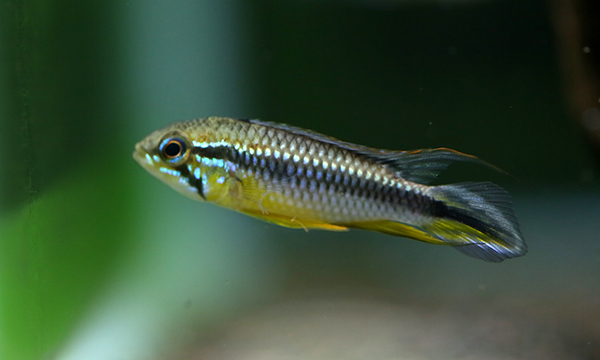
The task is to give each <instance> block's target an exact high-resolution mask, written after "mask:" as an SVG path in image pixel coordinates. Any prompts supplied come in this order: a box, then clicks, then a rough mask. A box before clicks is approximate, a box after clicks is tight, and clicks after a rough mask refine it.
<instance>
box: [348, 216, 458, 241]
mask: <svg viewBox="0 0 600 360" xmlns="http://www.w3.org/2000/svg"><path fill="white" fill-rule="evenodd" d="M342 226H347V227H350V228H356V229H363V230H371V231H377V232H381V233H384V234H388V235H394V236H402V237H406V238H411V239H415V240H419V241H424V242H427V243H430V244H437V245H449V244H448V243H446V242H444V241H443V240H440V239H437V238H435V237H433V236H431V234H429V233H427V232H426V231H424V230H421V229H419V228H416V227H414V226H412V225H407V224H404V223H401V222H397V221H392V220H378V221H367V222H357V223H350V224H343V225H342Z"/></svg>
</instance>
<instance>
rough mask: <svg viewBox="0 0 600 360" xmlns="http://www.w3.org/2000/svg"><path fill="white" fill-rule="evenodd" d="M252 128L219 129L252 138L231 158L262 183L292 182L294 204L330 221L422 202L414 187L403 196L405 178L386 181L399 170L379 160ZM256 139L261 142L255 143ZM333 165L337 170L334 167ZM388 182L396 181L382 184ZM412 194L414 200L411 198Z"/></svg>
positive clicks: (369, 215) (391, 212) (380, 213)
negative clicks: (375, 177) (376, 162)
mask: <svg viewBox="0 0 600 360" xmlns="http://www.w3.org/2000/svg"><path fill="white" fill-rule="evenodd" d="M249 127H250V129H244V128H241V127H240V126H235V127H233V128H232V130H231V132H227V131H221V132H220V134H219V135H220V136H221V137H229V138H230V139H232V140H230V141H238V140H239V139H246V140H245V142H246V143H248V144H247V145H246V144H245V145H246V146H235V145H232V146H231V161H232V162H234V163H235V164H236V165H237V166H240V168H241V170H242V171H244V170H245V171H246V172H247V171H248V170H250V171H251V174H252V175H253V176H254V177H256V178H257V179H258V180H260V181H262V182H263V186H264V187H267V188H268V187H269V184H268V182H270V181H274V182H281V184H282V186H290V187H291V189H294V191H293V192H292V198H293V199H295V200H296V202H295V203H293V205H292V206H296V207H298V206H300V207H308V208H309V210H311V211H318V212H319V214H318V216H320V217H322V218H324V219H326V220H327V221H329V222H346V221H354V220H356V219H362V220H364V219H380V218H382V217H383V216H384V214H385V213H388V214H389V215H392V216H393V215H398V211H399V210H398V206H399V205H404V206H405V207H406V208H407V210H411V211H413V212H414V211H415V210H417V209H418V208H419V207H420V206H422V203H423V202H424V201H419V200H422V199H424V198H423V196H421V195H419V194H416V193H415V192H414V191H413V193H415V196H412V197H407V198H405V197H403V196H402V195H401V194H402V193H404V191H403V188H404V186H403V183H402V182H401V181H392V180H390V181H388V179H389V177H395V174H393V173H390V172H385V171H381V170H380V169H378V168H377V167H376V165H374V164H371V163H369V162H368V161H365V160H362V161H361V160H360V159H356V158H355V156H353V155H352V154H349V153H345V152H344V151H339V150H338V151H336V149H335V148H333V146H331V145H328V144H322V143H318V142H316V141H312V140H310V139H302V140H299V139H294V138H292V137H290V136H288V137H286V136H285V134H284V133H283V132H282V131H277V130H273V129H271V130H267V129H264V128H263V129H262V131H261V129H258V131H252V129H251V128H252V127H254V126H253V125H251V124H249ZM240 133H241V134H240ZM244 133H246V134H245V135H244ZM252 133H254V134H257V137H255V138H252V137H250V136H249V135H251V134H252ZM261 137H262V138H261ZM234 139H235V140H234ZM253 143H256V144H260V146H259V145H251V144H253ZM259 147H260V149H261V151H260V154H261V155H260V156H259V155H250V156H249V157H246V156H245V155H246V154H248V153H250V152H251V151H253V152H254V153H255V154H256V153H257V149H258V148H259ZM236 148H241V149H243V148H245V149H246V150H236ZM282 154H288V156H287V160H284V159H283V158H284V157H285V156H284V155H282ZM245 159H248V160H245ZM254 159H256V160H255V161H254ZM295 159H296V160H295ZM330 164H331V165H332V166H331V167H332V168H334V169H335V170H332V169H330ZM257 165H260V167H261V169H260V170H259V169H257ZM289 168H292V169H294V171H291V173H292V174H294V175H295V176H293V177H292V176H290V171H289V170H284V169H289ZM373 173H378V174H379V177H380V181H379V183H377V182H375V181H372V180H370V178H371V176H372V175H371V174H373ZM387 182H390V183H392V184H393V185H384V184H386V183H387ZM319 184H321V185H323V186H319ZM394 185H395V189H396V191H394ZM274 193H278V192H277V191H274ZM311 194H313V196H311ZM277 195H279V194H277ZM314 195H320V196H314ZM394 195H396V196H394ZM271 197H272V198H273V199H272V201H273V202H281V201H277V200H276V199H275V198H274V196H273V195H271ZM348 198H352V201H351V202H350V201H348ZM411 199H414V200H415V201H412V202H410V201H409V200H411ZM398 200H400V201H398ZM402 200H404V203H402ZM372 203H375V204H372ZM346 206H349V207H350V209H347V208H346ZM276 210H277V209H274V211H276ZM286 210H287V209H286Z"/></svg>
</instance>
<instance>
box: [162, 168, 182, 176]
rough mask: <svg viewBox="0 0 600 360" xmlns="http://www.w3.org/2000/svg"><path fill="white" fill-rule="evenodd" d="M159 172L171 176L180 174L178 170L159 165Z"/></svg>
mask: <svg viewBox="0 0 600 360" xmlns="http://www.w3.org/2000/svg"><path fill="white" fill-rule="evenodd" d="M160 172H161V173H165V174H168V175H171V176H180V175H181V173H180V172H179V171H177V170H172V169H169V168H166V167H161V168H160Z"/></svg>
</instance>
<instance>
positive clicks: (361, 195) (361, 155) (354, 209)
mask: <svg viewBox="0 0 600 360" xmlns="http://www.w3.org/2000/svg"><path fill="white" fill-rule="evenodd" d="M133 157H134V159H135V160H136V161H137V162H138V163H139V164H140V165H141V166H142V167H143V168H144V169H146V170H147V171H148V172H149V173H150V174H152V175H154V176H155V177H156V178H158V179H159V180H161V181H163V182H164V183H166V184H167V185H169V186H170V187H171V188H173V189H175V190H176V191H178V192H179V193H181V194H183V195H185V196H187V197H189V198H192V199H194V200H199V201H203V202H210V203H213V204H216V205H219V206H222V207H225V208H228V209H232V210H236V211H239V212H241V213H243V214H246V215H249V216H252V217H255V218H258V219H260V220H264V221H267V222H269V223H273V224H277V225H281V226H285V227H289V228H297V229H304V230H308V229H322V230H331V231H345V230H348V229H363V230H370V231H375V232H380V233H385V234H389V235H394V236H400V237H405V238H410V239H414V240H419V241H422V242H426V243H430V244H437V245H447V246H451V247H453V248H455V249H456V250H458V251H460V252H462V253H464V254H466V255H468V256H471V257H473V258H477V259H481V260H485V261H489V262H501V261H503V260H505V259H510V258H514V257H519V256H522V255H524V254H525V253H526V252H527V246H526V244H525V241H524V239H523V236H522V235H521V232H520V230H519V224H518V221H517V218H516V216H515V215H514V211H513V207H512V200H511V197H510V195H509V194H508V193H507V192H506V191H505V190H504V189H503V188H501V187H500V186H498V185H496V184H494V183H491V182H462V183H454V184H445V185H428V184H430V183H431V182H432V181H433V180H434V179H435V178H436V177H437V176H438V174H439V173H440V172H442V171H443V170H444V169H446V168H447V167H448V166H449V165H450V164H451V163H453V162H456V161H470V162H476V163H480V164H487V163H486V162H484V161H483V160H480V159H479V158H477V157H475V156H472V155H468V154H464V153H461V152H458V151H456V150H451V149H447V148H433V149H420V150H410V151H394V150H381V149H376V148H370V147H367V146H363V145H358V144H353V143H349V142H344V141H340V140H337V139H335V138H333V137H329V136H326V135H323V134H320V133H318V132H315V131H312V130H307V129H302V128H299V127H295V126H291V125H286V124H280V123H274V122H268V121H261V120H251V119H233V118H227V117H207V118H202V119H195V120H191V121H183V122H177V123H174V124H171V125H169V126H167V127H165V128H163V129H160V130H156V131H154V132H153V133H151V134H150V135H148V136H147V137H146V138H144V139H143V140H142V141H140V142H139V143H137V144H136V145H135V151H134V152H133ZM489 166H492V165H489ZM492 167H493V166H492Z"/></svg>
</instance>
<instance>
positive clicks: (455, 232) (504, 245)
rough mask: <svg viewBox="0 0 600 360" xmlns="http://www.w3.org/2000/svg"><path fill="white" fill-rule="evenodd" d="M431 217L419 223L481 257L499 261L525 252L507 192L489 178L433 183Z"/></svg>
mask: <svg viewBox="0 0 600 360" xmlns="http://www.w3.org/2000/svg"><path fill="white" fill-rule="evenodd" d="M431 189H432V192H431V195H432V196H433V198H434V199H435V201H434V206H433V207H432V208H433V209H432V212H433V214H432V215H433V216H432V220H431V221H429V222H427V223H426V224H422V225H421V226H420V227H421V228H422V229H423V230H424V231H425V232H427V233H428V234H430V235H431V236H432V237H434V238H436V239H439V240H441V241H442V242H443V243H445V244H448V245H451V246H454V247H455V249H457V250H458V251H460V252H462V253H464V254H466V255H468V256H471V257H474V258H478V259H482V260H485V261H491V262H500V261H502V260H505V259H509V258H513V257H517V256H521V255H524V254H525V253H526V252H527V246H526V245H525V242H524V240H523V237H522V236H521V232H520V231H519V226H518V224H517V218H516V217H515V215H514V213H513V209H512V201H511V198H510V196H509V195H508V193H507V192H506V191H505V190H504V189H502V188H501V187H499V186H498V185H495V184H493V183H490V182H479V183H459V184H452V185H442V186H434V187H432V188H431Z"/></svg>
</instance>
